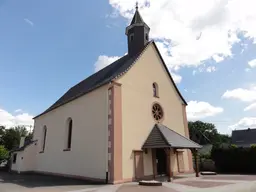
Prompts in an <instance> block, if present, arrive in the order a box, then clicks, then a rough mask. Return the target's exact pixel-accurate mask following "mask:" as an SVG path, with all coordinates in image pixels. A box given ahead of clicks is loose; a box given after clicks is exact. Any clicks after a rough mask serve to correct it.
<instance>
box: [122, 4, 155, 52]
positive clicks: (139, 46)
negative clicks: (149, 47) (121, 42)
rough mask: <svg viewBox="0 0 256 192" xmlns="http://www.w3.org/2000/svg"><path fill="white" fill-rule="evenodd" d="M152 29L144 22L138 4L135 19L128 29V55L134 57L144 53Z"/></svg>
mask: <svg viewBox="0 0 256 192" xmlns="http://www.w3.org/2000/svg"><path fill="white" fill-rule="evenodd" d="M149 31H150V28H149V27H148V25H147V24H146V23H145V22H144V21H143V19H142V17H141V15H140V13H139V10H138V3H136V11H135V13H134V16H133V19H132V21H131V23H130V25H129V26H128V27H126V32H125V34H126V35H127V41H128V55H129V56H134V55H136V54H137V53H139V52H140V51H142V50H143V49H144V47H145V45H146V44H147V43H148V41H149Z"/></svg>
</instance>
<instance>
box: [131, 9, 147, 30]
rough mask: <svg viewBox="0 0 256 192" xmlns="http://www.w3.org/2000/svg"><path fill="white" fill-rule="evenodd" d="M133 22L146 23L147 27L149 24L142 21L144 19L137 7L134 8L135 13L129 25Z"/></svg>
mask: <svg viewBox="0 0 256 192" xmlns="http://www.w3.org/2000/svg"><path fill="white" fill-rule="evenodd" d="M134 24H144V25H146V26H147V27H148V28H149V26H148V25H147V24H146V23H145V22H144V20H143V19H142V17H141V15H140V12H139V11H138V9H136V11H135V14H134V16H133V18H132V21H131V23H130V26H132V25H134Z"/></svg>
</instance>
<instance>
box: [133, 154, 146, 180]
mask: <svg viewBox="0 0 256 192" xmlns="http://www.w3.org/2000/svg"><path fill="white" fill-rule="evenodd" d="M134 168H135V178H136V179H140V178H143V176H144V163H143V152H142V151H134Z"/></svg>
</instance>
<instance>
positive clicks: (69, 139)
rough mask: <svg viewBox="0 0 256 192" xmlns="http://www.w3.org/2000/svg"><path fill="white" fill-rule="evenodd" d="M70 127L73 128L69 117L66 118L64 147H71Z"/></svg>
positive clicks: (68, 148)
mask: <svg viewBox="0 0 256 192" xmlns="http://www.w3.org/2000/svg"><path fill="white" fill-rule="evenodd" d="M72 129H73V121H72V119H71V118H68V120H67V132H66V133H67V135H66V149H67V150H70V149H71V143H72Z"/></svg>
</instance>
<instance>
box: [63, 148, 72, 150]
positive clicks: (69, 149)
mask: <svg viewBox="0 0 256 192" xmlns="http://www.w3.org/2000/svg"><path fill="white" fill-rule="evenodd" d="M63 151H71V149H70V148H69V149H63Z"/></svg>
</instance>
